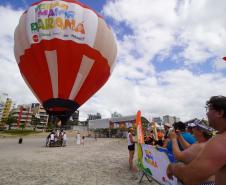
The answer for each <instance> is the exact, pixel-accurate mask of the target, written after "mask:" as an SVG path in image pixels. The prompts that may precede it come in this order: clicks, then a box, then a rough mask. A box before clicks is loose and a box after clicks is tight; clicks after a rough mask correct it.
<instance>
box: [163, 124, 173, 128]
mask: <svg viewBox="0 0 226 185" xmlns="http://www.w3.org/2000/svg"><path fill="white" fill-rule="evenodd" d="M164 126H166V127H169V128H171V127H172V126H171V125H170V124H169V123H165V124H164Z"/></svg>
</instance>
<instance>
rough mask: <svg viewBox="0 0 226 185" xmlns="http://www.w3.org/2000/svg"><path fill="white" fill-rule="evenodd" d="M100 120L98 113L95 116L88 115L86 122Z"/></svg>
mask: <svg viewBox="0 0 226 185" xmlns="http://www.w3.org/2000/svg"><path fill="white" fill-rule="evenodd" d="M95 119H101V114H100V113H99V112H98V113H96V114H88V119H87V121H88V120H95Z"/></svg>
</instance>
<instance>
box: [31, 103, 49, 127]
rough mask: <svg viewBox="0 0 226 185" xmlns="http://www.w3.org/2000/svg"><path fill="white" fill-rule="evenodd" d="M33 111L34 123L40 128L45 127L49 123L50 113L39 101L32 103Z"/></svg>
mask: <svg viewBox="0 0 226 185" xmlns="http://www.w3.org/2000/svg"><path fill="white" fill-rule="evenodd" d="M31 111H32V114H33V118H32V123H31V124H32V125H33V126H34V127H35V128H38V129H45V128H47V125H48V120H49V115H48V114H47V112H46V111H45V109H44V108H43V107H42V106H41V104H39V103H32V104H31Z"/></svg>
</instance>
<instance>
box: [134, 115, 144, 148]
mask: <svg viewBox="0 0 226 185" xmlns="http://www.w3.org/2000/svg"><path fill="white" fill-rule="evenodd" d="M136 125H137V138H138V143H140V144H143V143H144V135H143V130H142V123H141V112H140V111H138V112H137V115H136Z"/></svg>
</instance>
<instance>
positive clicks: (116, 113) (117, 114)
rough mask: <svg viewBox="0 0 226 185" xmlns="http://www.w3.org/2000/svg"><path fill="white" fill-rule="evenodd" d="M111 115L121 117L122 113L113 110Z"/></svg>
mask: <svg viewBox="0 0 226 185" xmlns="http://www.w3.org/2000/svg"><path fill="white" fill-rule="evenodd" d="M111 117H112V118H120V117H122V114H120V113H118V112H114V113H112V114H111Z"/></svg>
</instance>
